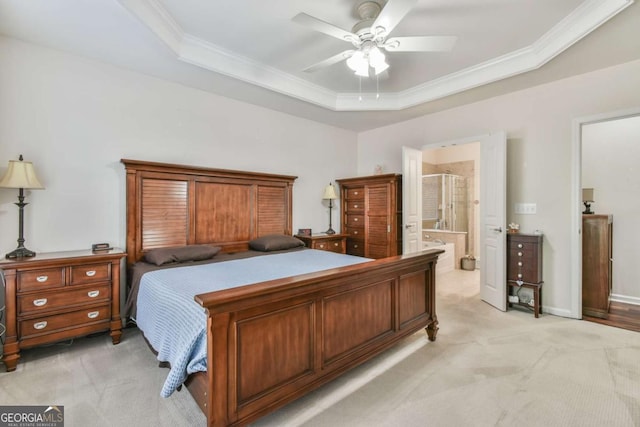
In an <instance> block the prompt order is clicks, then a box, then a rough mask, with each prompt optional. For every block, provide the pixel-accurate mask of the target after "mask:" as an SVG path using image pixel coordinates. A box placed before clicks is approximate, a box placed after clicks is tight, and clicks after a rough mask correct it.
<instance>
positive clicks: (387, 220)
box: [336, 174, 402, 258]
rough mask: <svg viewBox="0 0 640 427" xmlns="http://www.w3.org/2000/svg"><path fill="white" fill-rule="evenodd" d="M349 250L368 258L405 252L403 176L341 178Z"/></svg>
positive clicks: (341, 197) (342, 216)
mask: <svg viewBox="0 0 640 427" xmlns="http://www.w3.org/2000/svg"><path fill="white" fill-rule="evenodd" d="M336 182H337V183H338V184H339V185H340V212H341V218H342V230H343V232H344V233H345V234H346V235H347V253H348V254H350V255H358V256H364V257H368V258H385V257H389V256H394V255H399V254H402V228H401V224H402V175H398V174H385V175H373V176H365V177H358V178H348V179H338V180H336Z"/></svg>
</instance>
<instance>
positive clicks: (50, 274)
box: [17, 268, 64, 292]
mask: <svg viewBox="0 0 640 427" xmlns="http://www.w3.org/2000/svg"><path fill="white" fill-rule="evenodd" d="M17 281H18V291H19V292H24V291H29V290H36V289H49V288H55V287H61V286H64V268H46V269H40V270H29V271H20V272H18V277H17Z"/></svg>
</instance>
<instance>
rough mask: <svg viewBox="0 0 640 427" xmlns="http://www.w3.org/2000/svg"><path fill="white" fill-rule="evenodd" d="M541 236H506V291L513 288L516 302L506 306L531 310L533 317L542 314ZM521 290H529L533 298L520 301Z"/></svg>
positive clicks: (508, 293) (516, 234) (508, 302)
mask: <svg viewBox="0 0 640 427" xmlns="http://www.w3.org/2000/svg"><path fill="white" fill-rule="evenodd" d="M542 283H543V281H542V235H537V234H520V233H514V234H507V285H508V286H509V287H508V288H507V290H509V289H511V288H514V289H515V290H516V294H515V296H516V297H517V298H518V301H517V302H511V301H509V297H510V296H513V295H510V292H507V305H508V306H509V307H511V305H516V306H520V307H526V308H528V309H530V310H533V313H534V315H535V317H538V314H539V313H542V306H541V293H542ZM522 288H527V289H531V290H532V291H533V298H532V300H530V301H521V300H520V299H519V293H520V290H521V289H522Z"/></svg>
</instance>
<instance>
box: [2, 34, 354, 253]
mask: <svg viewBox="0 0 640 427" xmlns="http://www.w3.org/2000/svg"><path fill="white" fill-rule="evenodd" d="M0 63H1V64H2V65H1V66H0V174H4V172H5V170H6V167H7V162H8V160H11V159H17V158H18V155H19V154H23V155H24V157H25V160H29V161H33V163H34V166H35V168H36V171H37V173H38V176H39V178H40V181H41V182H42V183H43V184H44V185H45V187H46V189H45V190H38V191H28V192H27V202H29V205H28V206H27V207H26V208H25V238H26V246H27V248H29V249H31V250H35V251H37V252H40V251H47V252H49V251H62V250H74V249H82V248H89V247H90V246H91V243H94V242H103V241H104V242H109V243H112V244H114V245H116V246H120V247H122V248H124V246H125V181H124V178H125V173H124V167H123V165H122V164H121V163H120V159H121V158H129V159H138V160H149V161H160V162H169V163H178V164H187V165H197V166H206V167H214V168H224V169H237V170H251V171H263V172H270V173H278V174H285V175H296V176H298V177H299V178H298V179H297V180H296V182H295V184H294V206H293V226H294V231H296V230H297V229H298V228H302V227H305V228H306V227H310V228H312V229H314V230H315V231H323V230H326V229H327V228H328V221H329V219H328V209H327V208H326V207H325V206H324V205H323V204H322V194H323V191H324V187H325V186H326V185H327V184H328V183H329V181H332V180H334V179H336V178H345V177H350V176H354V175H355V172H356V149H357V147H356V144H357V140H356V134H355V133H353V132H349V131H346V130H343V129H338V128H335V127H331V126H326V125H323V124H319V123H316V122H313V121H309V120H304V119H300V118H297V117H293V116H290V115H286V114H282V113H279V112H276V111H273V110H269V109H265V108H260V107H256V106H253V105H249V104H245V103H242V102H237V101H234V100H230V99H228V98H223V97H220V96H217V95H213V94H210V93H207V92H203V91H200V90H195V89H191V88H188V87H185V86H181V85H178V84H174V83H170V82H166V81H162V80H159V79H156V78H153V77H149V76H146V75H142V74H139V73H135V72H131V71H128V70H124V69H121V68H117V67H113V66H110V65H107V64H104V63H100V62H96V61H93V60H88V59H84V58H81V57H78V56H74V55H71V54H67V53H63V52H60V51H56V50H51V49H47V48H43V47H38V46H35V45H31V44H26V43H23V42H20V41H17V40H15V39H9V38H3V37H0ZM16 201H17V190H10V189H0V236H1V239H0V254H4V253H6V252H9V251H11V250H13V249H14V248H15V247H16V244H17V243H16V239H17V237H18V232H17V229H18V209H17V207H16V206H15V205H13V203H14V202H16ZM336 212H337V211H336V210H334V212H333V213H334V215H333V221H334V228H335V229H336V230H338V229H339V227H340V224H339V215H338V214H337V213H336Z"/></svg>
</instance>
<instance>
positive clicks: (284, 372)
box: [187, 249, 442, 426]
mask: <svg viewBox="0 0 640 427" xmlns="http://www.w3.org/2000/svg"><path fill="white" fill-rule="evenodd" d="M440 253H442V251H441V250H437V249H433V250H429V251H423V252H421V253H418V254H410V255H404V256H398V257H392V258H385V259H380V260H376V261H372V262H370V263H365V264H360V265H355V266H349V267H342V268H336V269H332V270H328V271H324V272H319V273H312V274H306V275H302V276H296V277H293V278H287V279H280V280H273V281H270V282H264V283H258V284H255V285H250V286H243V287H240V288H235V289H228V290H224V291H219V292H212V293H207V294H202V295H198V296H196V301H197V302H198V303H199V304H201V305H202V306H203V307H204V308H205V310H206V311H207V313H208V334H207V339H208V344H207V345H208V372H207V373H206V375H204V374H200V375H198V376H196V377H193V378H191V379H190V381H188V382H187V387H188V388H189V391H190V392H191V393H192V394H193V395H194V398H195V399H196V401H197V402H198V403H199V405H200V407H201V409H202V410H203V411H204V413H205V414H206V416H207V421H208V425H209V426H226V425H245V424H247V423H249V422H251V421H254V420H256V419H257V418H259V417H261V416H263V415H265V414H267V413H269V412H272V411H274V410H275V409H277V408H279V407H281V406H283V405H285V404H286V403H288V402H291V401H292V400H294V399H297V398H299V397H300V396H302V395H304V394H306V393H307V392H309V391H311V390H313V389H315V388H317V387H319V386H320V385H322V384H324V383H326V382H328V381H331V380H332V379H334V378H336V377H337V376H339V375H341V374H342V373H343V372H345V371H347V370H348V369H350V368H353V367H354V366H357V365H359V364H361V363H362V362H364V361H366V360H368V359H370V358H371V357H373V356H375V355H377V354H379V353H380V352H382V351H383V350H385V349H387V348H389V347H390V346H392V345H393V344H394V343H395V342H397V341H398V340H400V339H401V338H403V337H406V336H407V335H410V334H412V333H414V332H415V331H417V330H419V329H421V328H426V329H427V333H428V337H429V339H430V340H431V341H433V340H435V338H436V333H437V330H438V320H437V317H436V312H435V263H436V260H437V256H438V254H440Z"/></svg>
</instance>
